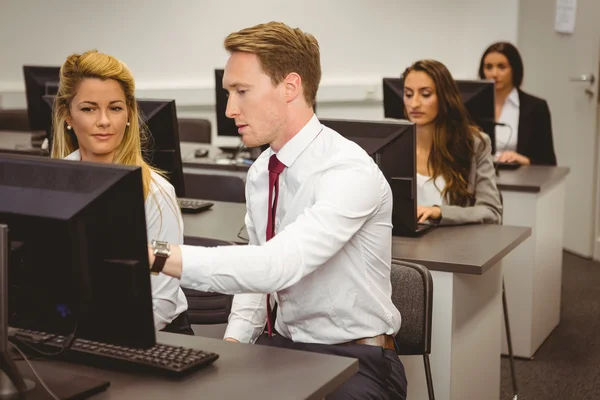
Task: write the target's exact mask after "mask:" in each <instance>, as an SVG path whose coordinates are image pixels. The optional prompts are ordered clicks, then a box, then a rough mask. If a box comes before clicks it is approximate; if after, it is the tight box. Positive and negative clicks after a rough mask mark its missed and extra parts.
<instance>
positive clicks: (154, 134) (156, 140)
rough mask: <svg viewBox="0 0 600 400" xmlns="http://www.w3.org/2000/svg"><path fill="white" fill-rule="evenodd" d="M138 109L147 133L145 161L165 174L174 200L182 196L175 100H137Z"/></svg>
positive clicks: (183, 188) (183, 190) (182, 182)
mask: <svg viewBox="0 0 600 400" xmlns="http://www.w3.org/2000/svg"><path fill="white" fill-rule="evenodd" d="M138 108H139V110H140V115H141V116H142V119H143V121H144V122H145V124H146V127H147V128H148V134H149V135H148V136H149V137H148V143H146V146H145V148H144V158H145V159H146V162H148V163H149V164H150V165H152V166H154V167H156V168H158V169H160V170H162V171H163V172H165V173H166V177H167V179H168V180H169V182H170V183H171V184H172V185H173V187H174V188H175V193H176V194H177V197H185V187H184V181H183V167H182V163H181V148H180V144H179V124H178V122H177V110H176V107H175V100H148V99H143V100H138Z"/></svg>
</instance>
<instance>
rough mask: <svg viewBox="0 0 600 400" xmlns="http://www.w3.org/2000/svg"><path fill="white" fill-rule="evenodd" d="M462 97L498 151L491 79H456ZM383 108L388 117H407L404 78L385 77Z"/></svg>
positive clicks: (472, 117) (474, 120) (476, 121)
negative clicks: (405, 112)
mask: <svg viewBox="0 0 600 400" xmlns="http://www.w3.org/2000/svg"><path fill="white" fill-rule="evenodd" d="M456 84H457V85H458V90H459V92H460V97H461V99H462V101H463V103H464V105H465V108H466V109H467V111H468V112H469V115H470V116H471V119H472V120H473V122H474V123H475V124H476V125H477V126H479V127H480V128H481V130H482V131H483V132H485V133H486V134H488V136H489V137H490V139H491V142H492V154H495V153H496V126H495V124H494V121H495V108H494V107H495V106H494V101H495V95H496V92H495V89H494V83H493V82H490V81H469V80H456ZM383 109H384V115H385V117H386V118H396V119H407V118H406V115H405V114H404V84H403V80H402V78H383Z"/></svg>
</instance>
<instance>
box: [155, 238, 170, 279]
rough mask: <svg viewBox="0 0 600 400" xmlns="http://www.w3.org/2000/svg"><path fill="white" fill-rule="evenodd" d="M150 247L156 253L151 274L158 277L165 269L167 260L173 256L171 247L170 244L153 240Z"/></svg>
mask: <svg viewBox="0 0 600 400" xmlns="http://www.w3.org/2000/svg"><path fill="white" fill-rule="evenodd" d="M150 246H151V247H152V250H153V252H154V263H153V264H152V268H150V272H151V273H152V274H153V275H158V273H159V272H161V271H162V270H163V268H164V267H165V263H166V262H167V258H169V256H170V255H171V246H169V243H168V242H161V241H159V240H153V241H152V242H151V243H150Z"/></svg>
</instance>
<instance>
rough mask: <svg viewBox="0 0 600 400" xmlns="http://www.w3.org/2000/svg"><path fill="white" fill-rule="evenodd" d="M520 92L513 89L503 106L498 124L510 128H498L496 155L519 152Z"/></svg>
mask: <svg viewBox="0 0 600 400" xmlns="http://www.w3.org/2000/svg"><path fill="white" fill-rule="evenodd" d="M519 104H520V103H519V92H518V91H517V88H513V90H511V92H510V93H509V95H508V97H507V98H506V100H505V101H504V105H503V106H502V112H500V118H498V122H502V123H504V124H506V125H508V126H496V154H501V153H503V152H505V151H517V140H518V132H519V114H520V111H519V110H520V109H519Z"/></svg>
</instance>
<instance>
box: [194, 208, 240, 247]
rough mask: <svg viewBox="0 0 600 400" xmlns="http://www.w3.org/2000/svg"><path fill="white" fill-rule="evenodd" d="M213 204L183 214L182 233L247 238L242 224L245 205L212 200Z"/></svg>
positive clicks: (221, 237)
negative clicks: (193, 212)
mask: <svg viewBox="0 0 600 400" xmlns="http://www.w3.org/2000/svg"><path fill="white" fill-rule="evenodd" d="M211 202H212V203H215V205H214V206H213V207H212V208H211V209H210V210H207V211H203V212H201V213H199V214H183V233H184V235H185V236H192V237H205V238H211V239H219V240H226V241H230V242H239V241H241V239H240V238H239V237H238V236H237V235H238V233H239V232H240V229H241V231H242V232H241V236H242V237H243V238H248V235H247V233H246V230H245V229H242V227H243V226H244V217H245V215H246V205H245V204H243V203H228V202H223V201H212V200H211Z"/></svg>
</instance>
